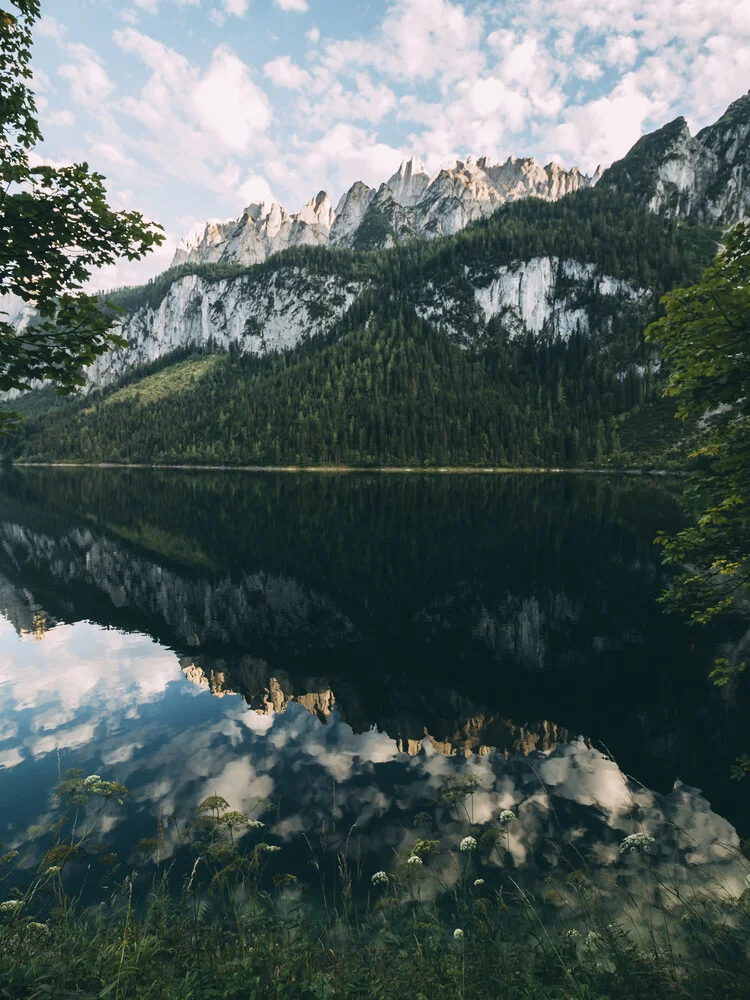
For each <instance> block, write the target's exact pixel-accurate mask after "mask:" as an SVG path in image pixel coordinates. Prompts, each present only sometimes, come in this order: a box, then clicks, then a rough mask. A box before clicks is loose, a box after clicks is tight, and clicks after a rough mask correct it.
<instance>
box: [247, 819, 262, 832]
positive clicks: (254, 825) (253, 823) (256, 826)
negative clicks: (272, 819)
mask: <svg viewBox="0 0 750 1000" xmlns="http://www.w3.org/2000/svg"><path fill="white" fill-rule="evenodd" d="M265 825H266V824H265V823H261V821H260V820H259V819H249V820H248V821H247V826H248V829H249V830H260V829H261V828H262V827H264V826H265Z"/></svg>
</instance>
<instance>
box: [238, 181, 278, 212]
mask: <svg viewBox="0 0 750 1000" xmlns="http://www.w3.org/2000/svg"><path fill="white" fill-rule="evenodd" d="M239 191H240V194H241V195H242V199H243V201H244V202H245V204H246V205H252V204H258V203H259V202H265V204H266V205H270V204H272V203H273V202H274V201H276V200H277V199H276V196H275V195H274V193H273V191H272V190H271V185H270V184H269V183H268V181H267V180H266V178H265V177H261V175H260V174H253V175H252V176H251V177H248V179H247V180H246V181H244V183H242V184H241V185H240V188H239Z"/></svg>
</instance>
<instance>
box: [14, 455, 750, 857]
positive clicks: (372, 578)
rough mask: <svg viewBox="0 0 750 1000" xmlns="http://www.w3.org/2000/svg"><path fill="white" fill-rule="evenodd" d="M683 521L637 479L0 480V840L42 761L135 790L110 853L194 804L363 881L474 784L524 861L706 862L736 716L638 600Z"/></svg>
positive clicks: (648, 603)
mask: <svg viewBox="0 0 750 1000" xmlns="http://www.w3.org/2000/svg"><path fill="white" fill-rule="evenodd" d="M679 517H680V515H679V512H678V509H677V506H676V504H675V500H674V496H673V494H672V493H671V492H670V490H669V489H666V488H664V487H663V486H662V485H661V484H659V483H655V482H652V481H648V480H643V479H637V480H636V479H617V480H615V479H609V478H602V477H575V476H565V477H563V476H504V477H498V476H480V475H472V476H461V477H459V476H443V477H438V476H374V475H370V476H368V475H347V476H335V475H331V476H317V475H305V474H300V475H281V474H278V475H263V476H260V475H258V476H250V475H243V474H231V473H227V474H222V475H215V474H209V473H200V474H188V473H176V472H175V473H165V472H155V471H151V472H146V471H126V470H82V469H58V470H52V469H49V470H31V469H28V470H23V471H20V470H19V471H9V472H3V473H2V474H0V611H2V612H3V613H4V617H5V622H4V623H3V622H2V621H0V691H1V692H2V703H1V704H0V801H3V802H13V804H14V809H13V810H12V815H11V813H9V812H6V810H3V812H4V814H5V815H6V816H8V817H9V818H8V819H6V820H5V821H4V822H5V824H6V829H5V830H0V839H3V840H5V841H11V840H14V841H21V840H23V839H24V837H25V836H26V835H27V834H28V831H29V829H30V828H31V827H33V826H35V825H42V826H43V825H44V823H45V820H47V821H48V820H49V817H50V815H51V810H52V808H53V807H52V804H51V799H50V791H51V787H52V785H53V784H54V780H55V775H56V768H57V756H56V751H59V752H60V755H61V760H62V766H63V767H73V766H80V767H84V768H85V769H87V770H89V771H95V772H97V773H103V772H106V773H107V774H108V775H109V776H111V777H113V778H115V779H116V780H118V781H120V782H122V783H124V784H126V785H128V786H129V787H130V788H131V790H132V792H133V805H132V806H131V807H130V808H129V809H128V810H127V812H126V813H125V814H123V818H121V819H118V820H113V821H112V826H111V828H110V829H109V830H108V831H107V834H108V837H110V838H112V839H113V840H116V841H117V840H119V841H121V842H122V844H125V843H132V842H134V841H135V839H137V838H138V837H140V836H147V835H151V834H152V833H153V827H154V823H155V822H156V816H157V815H162V816H164V815H171V814H175V813H180V814H183V815H189V814H190V812H191V810H193V809H194V808H195V807H196V806H197V803H198V802H199V801H200V800H201V798H203V797H204V796H205V795H207V794H214V793H215V794H221V795H224V796H225V798H227V799H228V801H230V802H231V804H232V806H233V807H235V808H239V809H250V808H252V807H253V803H255V802H257V801H258V800H259V799H271V800H272V801H273V802H274V805H275V806H276V811H275V816H276V820H275V823H274V832H275V833H276V834H277V835H278V836H280V837H281V838H282V839H284V840H288V841H289V843H290V844H293V843H295V842H296V838H298V836H299V835H300V834H302V833H305V834H306V835H307V836H308V837H310V838H313V837H318V836H319V835H320V833H321V831H326V844H327V845H328V847H329V848H330V849H334V848H335V847H336V845H337V844H338V843H339V841H340V839H341V838H342V837H345V836H346V835H347V831H348V830H350V829H351V827H352V824H356V829H357V836H358V838H359V840H360V843H361V849H362V851H363V852H364V851H367V852H368V853H369V854H370V855H371V856H372V858H373V859H380V860H381V862H382V863H386V862H387V860H388V857H389V856H390V855H391V852H392V851H393V850H394V849H398V848H399V847H400V846H405V845H406V842H407V841H408V838H409V837H412V838H413V837H414V835H415V833H414V827H413V818H414V815H415V814H416V813H419V812H420V811H422V810H424V808H425V807H427V806H429V805H430V803H433V804H434V802H435V797H436V795H437V792H438V790H439V787H440V782H441V780H443V779H445V778H446V777H449V776H451V775H460V774H465V773H471V774H473V775H474V776H475V777H476V778H477V780H478V782H479V785H478V788H477V790H476V792H475V794H474V795H473V796H472V801H471V805H472V809H473V812H474V821H475V822H477V823H484V822H488V821H490V820H491V819H493V818H496V817H497V816H498V815H499V813H500V811H502V810H503V809H505V808H513V809H514V810H515V811H516V812H517V814H518V816H519V821H518V823H517V824H516V825H514V828H513V832H512V834H511V836H510V841H509V845H508V846H509V849H510V850H511V853H512V856H513V860H514V862H515V863H516V864H517V865H531V866H532V867H533V868H534V870H538V871H539V872H540V873H541V872H543V871H548V870H550V869H551V867H553V866H554V864H555V863H556V858H555V857H553V855H554V854H555V851H563V852H564V851H565V850H566V845H567V846H568V847H570V846H571V845H574V846H575V850H576V851H581V852H584V851H585V852H586V853H587V854H588V855H591V856H595V857H596V858H598V859H599V860H600V861H601V862H602V863H605V862H606V860H607V859H609V858H611V857H615V856H616V853H617V844H618V842H619V840H620V839H622V837H623V836H624V835H626V834H629V833H632V832H633V831H634V830H636V829H638V830H644V831H645V832H649V833H651V834H652V835H653V836H655V837H656V838H657V840H658V842H659V844H660V845H661V849H663V850H664V851H667V850H668V851H670V852H672V853H673V854H674V853H676V854H679V855H682V856H688V855H690V856H691V857H693V858H695V857H697V856H698V855H701V856H706V857H708V858H711V859H712V860H714V861H715V862H716V863H718V864H724V863H725V859H726V851H725V847H724V846H722V845H736V844H737V835H736V833H735V832H734V829H733V826H734V825H737V824H743V823H744V822H745V821H746V817H745V815H744V814H743V812H742V808H741V804H738V802H737V797H736V796H734V795H733V793H732V789H731V786H730V784H729V781H728V773H729V767H730V765H731V762H732V760H733V759H734V757H735V756H736V755H737V753H739V752H741V751H742V750H745V749H747V748H746V746H744V743H743V741H744V736H745V734H744V729H743V715H744V706H743V704H742V703H741V701H740V696H739V694H738V695H736V696H733V698H729V697H727V693H726V692H721V691H718V690H716V689H713V688H711V687H710V685H709V684H708V683H707V681H706V674H707V668H708V664H709V662H710V660H711V658H712V656H713V655H715V652H716V648H717V641H718V637H716V636H712V635H710V634H706V635H705V636H693V635H690V634H689V633H688V632H687V631H686V630H685V629H684V628H683V626H682V625H681V624H680V622H679V621H677V620H675V619H673V618H666V617H665V616H663V615H662V614H661V612H660V610H659V607H658V605H657V604H656V603H655V598H656V596H657V595H658V593H659V592H660V590H661V589H662V587H663V585H664V583H665V579H666V578H665V575H664V570H663V569H662V567H661V566H660V564H659V558H658V552H656V551H655V549H654V546H653V544H652V539H653V537H654V535H655V534H656V531H657V530H658V529H659V528H665V529H670V528H673V527H675V526H676V525H677V524H678V523H679ZM187 682H190V683H187ZM206 691H210V692H211V694H212V695H214V696H221V697H213V698H212V697H209V695H208V694H207V693H206ZM224 696H226V697H224ZM581 734H584V735H583V736H582V735H581ZM615 760H616V761H617V762H618V763H617V764H615V763H614V761H615ZM618 765H619V766H618ZM625 774H628V775H633V779H630V778H626V777H625ZM634 779H637V780H634ZM680 779H681V780H680ZM682 782H686V784H683V783H682ZM690 786H698V787H699V788H702V789H703V790H704V792H705V797H704V795H702V794H701V793H699V792H697V791H696V790H695V788H693V787H690ZM707 800H708V801H707ZM709 801H710V802H711V806H709V804H708V802H709ZM722 816H724V817H726V818H722ZM459 833H460V825H459V824H457V822H456V820H455V818H453V817H451V816H449V815H448V814H446V815H445V816H444V817H443V818H442V821H441V829H440V834H441V836H442V837H445V838H447V840H448V841H450V838H451V837H455V836H458V835H459ZM551 841H554V842H555V843H556V844H557V845H558V846H557V847H556V848H554V849H553V848H552V847H551V846H550V843H551ZM173 846H174V845H173ZM557 860H559V859H557ZM300 863H301V862H300ZM373 863H375V860H373ZM726 863H727V864H728V861H727V862H726Z"/></svg>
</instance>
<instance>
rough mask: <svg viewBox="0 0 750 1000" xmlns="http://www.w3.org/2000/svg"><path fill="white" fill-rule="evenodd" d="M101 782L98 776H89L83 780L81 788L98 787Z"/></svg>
mask: <svg viewBox="0 0 750 1000" xmlns="http://www.w3.org/2000/svg"><path fill="white" fill-rule="evenodd" d="M101 780H102V777H101V775H100V774H90V775H89V776H88V778H84V779H83V787H84V788H91V786H92V785H98V784H99V782H100V781H101Z"/></svg>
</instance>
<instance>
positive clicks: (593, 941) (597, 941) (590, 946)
mask: <svg viewBox="0 0 750 1000" xmlns="http://www.w3.org/2000/svg"><path fill="white" fill-rule="evenodd" d="M603 944H604V938H603V937H602V936H601V934H598V933H597V932H596V931H589V932H588V934H587V935H586V940H585V941H584V942H583V947H584V949H585V950H586V951H587V952H588V953H589V954H590V955H593V953H594V952H595V951H598V950H599V948H601V946H602V945H603Z"/></svg>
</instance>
